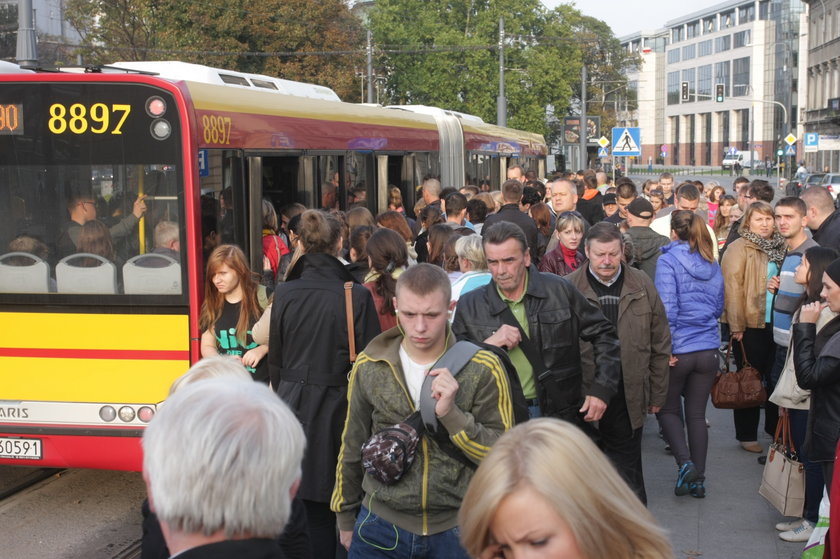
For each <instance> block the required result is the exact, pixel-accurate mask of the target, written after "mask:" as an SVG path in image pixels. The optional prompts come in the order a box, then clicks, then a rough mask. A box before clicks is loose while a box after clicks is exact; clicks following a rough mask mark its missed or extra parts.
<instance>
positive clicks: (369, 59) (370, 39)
mask: <svg viewBox="0 0 840 559" xmlns="http://www.w3.org/2000/svg"><path fill="white" fill-rule="evenodd" d="M367 102H368V103H373V102H374V98H373V35H372V33H371V32H370V29H368V31H367Z"/></svg>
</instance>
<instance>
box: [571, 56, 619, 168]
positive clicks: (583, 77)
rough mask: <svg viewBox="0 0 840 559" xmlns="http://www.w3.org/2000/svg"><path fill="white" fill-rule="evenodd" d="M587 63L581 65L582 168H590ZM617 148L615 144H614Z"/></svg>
mask: <svg viewBox="0 0 840 559" xmlns="http://www.w3.org/2000/svg"><path fill="white" fill-rule="evenodd" d="M586 124H587V122H586V64H584V65H583V66H581V67H580V138H579V140H580V168H581V169H584V170H586V169H587V168H588V166H589V165H588V163H589V158H588V157H587V156H586V133H587V126H586ZM613 149H615V146H613Z"/></svg>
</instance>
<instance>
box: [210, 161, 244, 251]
mask: <svg viewBox="0 0 840 559" xmlns="http://www.w3.org/2000/svg"><path fill="white" fill-rule="evenodd" d="M243 172H244V164H243V159H242V154H241V152H238V151H232V150H207V172H206V175H205V176H202V177H201V229H202V231H201V236H202V249H203V250H202V252H203V256H204V260H203V263H206V262H207V257H208V256H210V253H211V252H213V249H214V248H216V246H218V245H221V244H235V245H237V246H239V247H240V248H242V249H243V250H244V251H245V252H246V254H247V253H248V250H247V246H248V243H247V239H248V233H247V230H246V223H247V221H248V220H247V211H248V207H247V197H246V193H245V188H244V178H243Z"/></svg>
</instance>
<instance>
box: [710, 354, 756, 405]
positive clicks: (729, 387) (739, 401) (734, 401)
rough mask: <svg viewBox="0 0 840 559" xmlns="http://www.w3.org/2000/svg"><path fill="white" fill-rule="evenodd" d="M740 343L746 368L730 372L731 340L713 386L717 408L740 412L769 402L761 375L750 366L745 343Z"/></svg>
mask: <svg viewBox="0 0 840 559" xmlns="http://www.w3.org/2000/svg"><path fill="white" fill-rule="evenodd" d="M740 343H741V355H743V356H744V366H743V367H741V368H740V369H738V370H737V371H735V372H734V373H732V372H730V371H729V355H730V354H731V352H732V339H730V340H729V348H728V349H727V350H726V360H725V361H724V365H723V370H721V371H718V374H717V376H716V377H715V383H714V384H713V385H712V404H713V405H714V406H715V407H716V408H719V409H726V410H739V409H743V408H752V407H755V406H758V405H761V404H763V403H764V402H765V401H767V391H766V390H765V389H764V385H763V384H762V383H761V373H759V372H758V369H756V368H755V367H753V366H752V365H750V363H749V361H748V360H747V352H746V350H745V349H744V342H743V341H741V342H740Z"/></svg>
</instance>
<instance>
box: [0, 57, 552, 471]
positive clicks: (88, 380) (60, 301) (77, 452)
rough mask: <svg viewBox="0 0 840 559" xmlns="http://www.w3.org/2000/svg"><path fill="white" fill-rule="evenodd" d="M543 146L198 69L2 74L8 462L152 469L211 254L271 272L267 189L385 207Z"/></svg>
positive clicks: (2, 344)
mask: <svg viewBox="0 0 840 559" xmlns="http://www.w3.org/2000/svg"><path fill="white" fill-rule="evenodd" d="M546 152H547V150H546V145H545V141H544V140H543V138H542V137H541V136H539V135H536V134H530V133H526V132H521V131H517V130H511V129H506V128H500V127H497V126H493V125H490V124H486V123H484V122H483V121H481V120H480V119H478V118H476V117H470V116H468V115H460V114H457V113H452V112H448V111H443V110H440V109H433V108H429V107H410V106H409V107H380V106H368V105H359V104H351V103H344V102H342V101H341V100H340V99H338V97H337V96H336V95H335V93H334V92H332V90H329V89H327V88H323V87H319V86H313V85H307V84H299V83H295V82H288V81H285V80H278V79H275V78H270V77H266V76H254V75H249V74H242V73H238V72H228V71H224V70H217V69H212V68H207V67H204V66H197V65H191V64H184V63H178V62H160V63H155V62H144V63H139V62H128V63H117V64H115V65H113V66H109V67H102V68H87V69H63V70H61V71H52V72H41V71H36V72H29V71H23V70H20V69H17V68H16V67H14V66H11V65H2V66H0V332H2V336H0V337H2V341H0V464H15V465H25V466H42V467H85V468H102V469H121V470H138V469H140V467H141V460H142V451H141V445H140V436H141V435H142V431H143V428H144V426H145V425H146V424H147V423H148V422H149V420H150V419H151V418H152V417H153V416H154V413H155V411H156V409H157V406H158V405H159V404H160V403H161V402H162V401H163V400H164V399H165V398H166V395H167V392H168V388H169V385H170V384H171V382H172V381H173V380H174V379H175V378H177V377H178V376H179V375H181V374H182V373H183V372H184V371H186V369H187V368H188V367H189V366H190V364H191V363H193V362H195V361H197V360H198V359H199V358H200V353H199V337H200V332H199V324H198V315H199V311H200V307H201V301H202V296H203V286H204V278H203V269H204V259H205V257H206V255H207V253H208V251H209V250H211V249H212V248H213V246H214V245H215V244H217V243H219V242H230V243H235V244H237V245H239V246H240V247H242V248H243V250H244V251H245V253H246V255H248V258H249V259H250V262H251V264H252V266H253V268H254V269H255V270H259V269H261V265H262V245H261V227H262V212H261V203H262V200H263V199H268V200H270V201H271V202H272V203H273V204H274V205H275V207H278V208H279V207H280V206H283V205H285V204H289V203H295V202H299V203H302V204H304V205H305V206H306V207H310V208H318V207H324V205H325V204H326V203H327V202H326V200H328V199H330V200H331V199H336V200H337V202H336V203H335V204H333V203H332V202H329V206H330V208H331V209H344V208H345V207H346V199H347V198H346V196H347V194H348V193H349V192H350V190H351V189H353V190H354V191H358V189H360V188H363V189H364V190H365V192H366V194H367V201H368V202H367V203H368V207H369V209H371V210H372V211H373V212H374V213H376V212H377V211H382V210H385V209H387V204H388V190H389V187H390V186H391V185H393V186H397V187H398V188H399V189H400V190H401V192H402V196H403V200H404V202H405V206H406V208H409V209H410V208H411V207H412V205H413V203H414V201H415V199H416V198H417V196H418V193H417V192H416V186H417V185H418V184H420V183H421V182H422V180H423V177H424V176H427V175H438V176H441V181H442V183H443V185H444V186H463V184H464V183H465V181H477V180H479V179H484V178H488V179H490V181H491V183H492V184H493V187H494V188H498V187H499V184H500V182H502V181H503V180H504V178H505V169H506V168H507V167H508V166H509V165H511V164H519V165H522V166H523V167H525V168H526V169H533V170H535V171H538V172H539V173H540V174H541V175H542V174H543V173H544V172H545V156H546ZM331 197H332V198H331ZM138 198H139V199H141V200H142V202H140V203H136V201H137V200H138ZM143 206H145V211H143V209H142V207H143ZM138 208H140V209H139V210H138ZM80 216H81V217H80ZM91 221H98V222H101V223H102V224H104V225H105V226H106V227H100V233H96V228H94V227H90V226H83V227H79V224H81V223H88V222H91ZM173 224H174V226H175V227H176V228H177V229H176V230H177V234H176V235H177V236H176V238H177V242H176V243H174V244H169V245H168V247H169V248H170V249H172V247H174V251H173V250H170V251H169V253H168V256H162V257H160V256H159V257H158V258H157V259H155V257H154V253H155V252H157V251H156V248H159V245H160V239H159V238H158V239H157V240H156V232H158V231H161V230H166V229H167V228H168V229H169V231H170V232H171V231H172V226H173ZM94 225H97V226H98V225H99V224H94ZM162 225H166V226H167V227H163V226H162ZM103 230H107V231H105V232H108V233H110V235H105V234H104V233H103V232H102V231H103ZM94 233H95V234H94ZM74 234H75V238H74ZM97 235H98V236H97ZM108 236H110V239H107V242H108V243H110V247H112V248H113V250H110V253H108V254H110V256H109V257H108V258H103V257H102V256H101V253H98V252H97V253H95V252H94V250H93V249H92V248H89V247H91V246H95V243H97V242H100V243H101V242H105V241H104V240H103V239H104V238H105V237H108ZM68 241H69V242H70V244H69V247H70V249H71V250H69V251H68V250H67V247H68ZM156 242H157V245H158V246H157V247H156ZM96 246H98V245H96ZM80 252H81V253H83V254H82V255H81V256H80V255H79V253H80ZM97 254H100V255H99V256H97ZM150 257H151V260H148V259H149V258H150ZM144 262H145V263H144ZM302 319H303V318H302Z"/></svg>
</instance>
